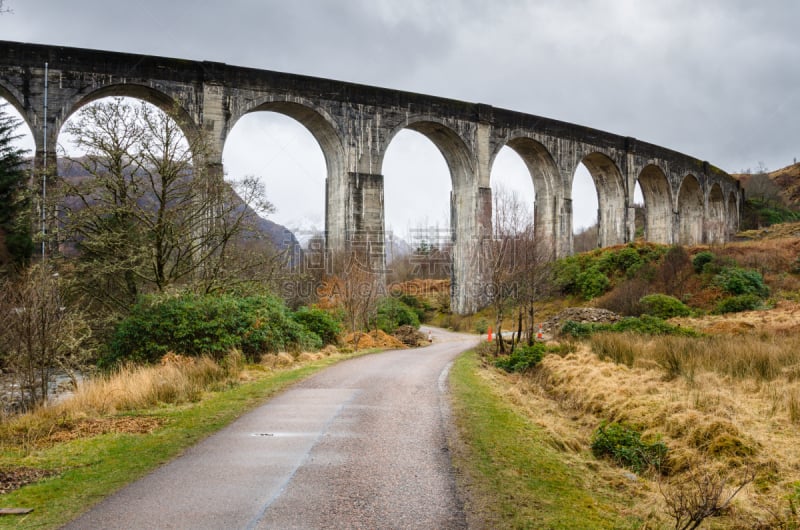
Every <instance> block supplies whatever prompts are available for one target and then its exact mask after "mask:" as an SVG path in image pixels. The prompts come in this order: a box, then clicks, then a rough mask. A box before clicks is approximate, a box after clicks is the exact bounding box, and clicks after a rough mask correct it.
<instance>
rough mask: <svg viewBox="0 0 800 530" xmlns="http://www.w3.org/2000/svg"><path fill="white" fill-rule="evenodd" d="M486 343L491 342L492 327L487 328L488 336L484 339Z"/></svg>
mask: <svg viewBox="0 0 800 530" xmlns="http://www.w3.org/2000/svg"><path fill="white" fill-rule="evenodd" d="M486 342H492V326H489V335H488V336H487V338H486Z"/></svg>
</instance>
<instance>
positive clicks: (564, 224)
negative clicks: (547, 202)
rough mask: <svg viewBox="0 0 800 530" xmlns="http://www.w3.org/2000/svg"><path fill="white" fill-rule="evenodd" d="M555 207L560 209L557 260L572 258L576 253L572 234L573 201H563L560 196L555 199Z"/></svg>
mask: <svg viewBox="0 0 800 530" xmlns="http://www.w3.org/2000/svg"><path fill="white" fill-rule="evenodd" d="M553 201H554V202H555V207H556V208H557V209H558V212H559V213H558V216H559V223H558V232H557V233H556V234H555V237H556V256H555V257H556V259H558V258H563V257H565V256H570V255H572V254H573V252H574V248H575V247H574V245H573V234H572V199H561V198H560V197H559V196H558V195H556V196H555V197H553Z"/></svg>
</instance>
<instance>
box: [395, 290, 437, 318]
mask: <svg viewBox="0 0 800 530" xmlns="http://www.w3.org/2000/svg"><path fill="white" fill-rule="evenodd" d="M398 300H400V301H401V302H403V303H404V304H406V305H407V306H408V307H410V308H411V309H413V310H414V312H415V313H416V314H417V317H418V318H419V321H420V322H422V321H424V320H425V312H426V311H429V310H430V309H431V307H430V304H428V303H427V302H426V301H425V300H422V299H419V298H417V297H416V296H414V295H410V294H405V293H404V294H401V295H400V296H399V297H398Z"/></svg>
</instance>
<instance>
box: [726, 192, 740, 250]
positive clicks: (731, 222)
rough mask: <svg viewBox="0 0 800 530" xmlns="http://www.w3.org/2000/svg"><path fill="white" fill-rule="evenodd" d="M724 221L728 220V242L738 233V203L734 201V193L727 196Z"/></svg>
mask: <svg viewBox="0 0 800 530" xmlns="http://www.w3.org/2000/svg"><path fill="white" fill-rule="evenodd" d="M726 219H727V220H728V226H727V229H728V239H729V240H730V239H733V238H734V236H735V235H736V232H738V231H739V202H738V201H737V200H736V194H735V193H734V192H730V193H729V194H728V204H727V208H726Z"/></svg>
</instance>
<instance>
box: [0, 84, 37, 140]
mask: <svg viewBox="0 0 800 530" xmlns="http://www.w3.org/2000/svg"><path fill="white" fill-rule="evenodd" d="M0 98H3V99H5V100H6V101H8V103H9V105H11V106H12V107H14V108H15V109H16V110H17V112H19V113H20V115H21V116H22V119H23V120H25V125H27V126H28V129H30V130H31V131H33V124H32V123H31V118H30V116H28V113H27V112H26V110H25V106H24V105H23V101H25V98H24V97H23V95H22V94H21V93H20V92H19V90H17V89H16V88H14V86H12V85H7V84H5V83H4V82H3V81H0ZM34 136H35V135H34Z"/></svg>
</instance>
